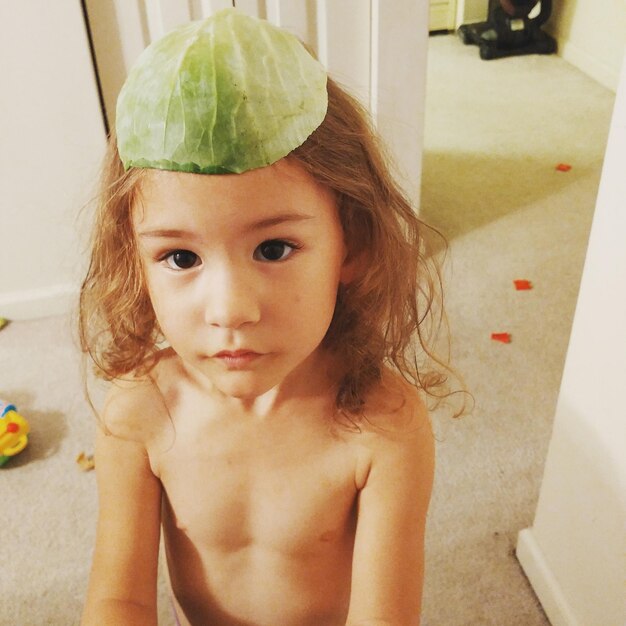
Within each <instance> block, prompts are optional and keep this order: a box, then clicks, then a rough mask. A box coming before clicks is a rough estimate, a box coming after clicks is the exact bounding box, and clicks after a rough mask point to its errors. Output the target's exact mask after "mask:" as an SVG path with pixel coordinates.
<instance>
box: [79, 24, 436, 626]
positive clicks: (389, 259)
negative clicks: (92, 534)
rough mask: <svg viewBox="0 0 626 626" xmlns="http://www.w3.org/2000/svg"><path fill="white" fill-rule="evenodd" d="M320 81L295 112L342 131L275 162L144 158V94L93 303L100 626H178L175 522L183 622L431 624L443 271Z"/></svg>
mask: <svg viewBox="0 0 626 626" xmlns="http://www.w3.org/2000/svg"><path fill="white" fill-rule="evenodd" d="M235 17H236V18H237V19H239V17H240V16H237V15H236V14H235ZM228 19H229V20H232V19H235V18H234V17H233V15H232V14H231V13H230V12H229V15H228ZM241 19H243V20H244V22H245V27H246V28H248V27H249V29H251V31H250V32H254V29H261V30H262V31H263V37H265V34H266V33H265V30H263V29H266V28H267V27H266V25H265V24H261V23H257V22H256V20H254V21H252V18H245V19H244V18H241ZM253 22H254V23H253ZM215 29H217V30H216V31H215V32H217V35H216V34H215V32H214V33H213V35H212V36H215V37H217V36H218V35H219V36H221V35H220V32H221V31H220V27H219V25H217V26H215ZM231 31H232V29H231V30H229V31H228V33H227V36H228V37H232V36H233V35H232V32H231ZM272 32H273V34H272V35H271V36H272V37H273V36H275V35H276V33H274V31H272ZM278 32H279V33H280V36H281V37H282V36H284V33H281V31H278ZM222 35H223V33H222ZM224 36H226V35H224ZM276 36H278V35H276ZM194 37H195V35H194ZM298 46H299V44H298ZM164 49H166V48H161V49H160V50H161V52H160V53H159V54H161V56H159V55H158V54H157V55H156V58H157V59H158V62H159V63H164V61H163V58H164V56H163V55H164V54H165V53H163V50H164ZM238 50H239V52H238V54H239V53H240V50H241V47H239V48H238ZM301 53H302V54H306V53H305V52H298V54H301ZM167 54H169V53H167ZM167 54H165V57H167ZM216 54H217V52H216ZM254 54H255V55H257V56H258V55H259V54H260V53H259V52H258V50H257V49H255V51H254ZM281 54H282V53H281ZM284 54H285V55H287V56H289V55H288V54H287V53H284ZM289 54H290V53H289ZM193 56H194V55H193V54H187V55H186V57H185V58H188V57H193ZM194 58H195V57H194ZM196 62H197V59H196ZM253 62H254V60H253V59H252V60H250V59H245V60H244V66H245V64H246V63H253ZM200 64H201V62H200ZM227 65H228V64H227ZM287 65H289V66H293V65H294V63H293V60H292V59H290V58H289V59H287ZM228 68H230V69H227V70H224V71H229V72H230V71H232V64H231V65H228ZM159 71H161V70H159ZM176 71H182V70H180V68H179V67H177V69H176ZM131 78H132V75H131ZM131 78H129V81H131ZM222 78H223V76H222ZM133 80H134V79H133ZM220 80H221V78H220ZM268 80H269V79H268ZM185 81H187V82H185ZM189 81H193V76H192V75H191V74H189V73H187V74H186V79H185V80H179V81H178V83H176V84H179V85H182V87H184V88H187V87H188V84H187V83H188V82H189ZM234 82H237V81H235V80H234V79H233V83H234ZM279 82H280V81H279ZM312 82H314V81H312ZM310 83H311V81H305V85H304V87H303V89H312V90H313V92H315V93H310V94H307V95H306V98H304V99H302V100H299V101H298V102H299V104H297V105H296V108H298V110H300V108H301V105H302V102H304V101H306V102H310V101H311V99H313V100H314V99H315V98H316V97H318V96H319V95H320V93H321V92H320V89H321V90H323V99H322V100H323V110H322V112H321V115H320V116H319V120H320V121H313V122H312V124H313V128H310V129H308V130H307V132H306V134H305V137H304V138H303V139H301V140H300V139H296V140H293V141H292V143H295V145H291V146H289V147H288V149H286V152H285V148H283V152H284V154H283V155H282V156H281V157H280V158H277V159H276V158H274V159H273V160H272V161H271V163H269V164H267V165H261V166H258V165H257V164H254V163H253V164H252V165H250V163H251V162H250V161H249V160H248V156H249V152H250V151H252V149H250V150H247V149H243V150H242V149H241V146H239V147H237V149H236V150H235V152H234V153H233V154H234V156H232V155H231V157H232V158H231V157H229V159H230V160H228V159H226V160H222V161H220V162H219V163H217V162H213V161H211V163H209V165H203V164H200V163H198V162H193V163H191V164H190V162H189V161H188V160H187V161H186V160H185V159H182V161H184V163H182V164H180V163H178V162H177V161H176V158H175V157H174V156H172V155H173V153H174V152H175V151H176V150H177V149H178V148H173V149H172V151H171V153H168V154H161V155H158V158H157V157H155V156H154V155H153V154H147V152H146V154H143V153H141V150H142V148H141V145H140V147H139V148H137V149H136V146H137V145H139V144H141V142H142V141H143V140H142V139H139V140H138V142H136V143H135V144H132V142H129V141H128V136H127V135H128V133H130V132H135V130H136V128H137V127H138V125H140V123H141V120H142V119H143V118H142V116H143V117H148V118H150V116H151V115H153V114H154V113H153V112H151V111H148V110H147V109H148V108H150V106H151V104H150V102H148V101H142V102H139V103H137V101H133V99H132V98H130V97H128V96H125V97H126V98H127V101H128V102H132V103H133V104H132V108H133V113H132V115H134V116H135V117H134V118H133V122H132V124H130V125H126V126H125V121H124V119H125V116H127V113H128V111H127V110H126V109H125V108H124V107H130V105H128V103H126V104H124V105H122V107H121V108H120V107H119V106H118V122H117V127H118V138H117V140H116V137H115V136H113V137H112V138H111V141H110V145H109V152H108V157H107V163H106V167H105V170H104V175H103V183H102V190H103V192H102V198H101V201H100V203H99V208H98V214H97V222H96V228H95V231H94V239H93V252H92V259H91V265H90V269H89V272H88V275H87V277H86V279H85V282H84V285H83V289H82V292H81V320H80V323H81V329H80V330H81V339H82V345H83V349H84V351H85V352H88V353H89V354H90V355H91V357H92V358H93V359H94V361H95V364H96V371H97V373H98V374H99V375H100V376H101V377H102V378H105V379H107V380H111V381H113V384H112V385H111V388H110V392H109V394H108V397H107V400H106V402H105V406H104V408H103V411H102V414H101V420H100V429H99V434H98V437H97V443H96V469H97V475H98V489H99V498H100V513H99V522H98V530H97V541H96V547H95V552H94V558H93V568H92V574H91V579H90V584H89V591H88V596H87V602H86V607H85V612H84V616H83V624H94V625H98V626H100V625H101V624H115V625H121V624H129V625H130V624H132V625H133V626H137V625H140V624H156V619H157V618H156V615H157V613H156V581H157V560H158V551H159V540H160V530H161V528H163V533H164V542H165V548H166V555H167V564H168V570H169V576H170V581H171V587H172V592H173V598H174V604H175V610H176V613H177V619H178V620H179V621H180V623H181V624H193V625H205V624H216V625H217V624H224V625H226V624H228V625H244V624H245V625H267V626H270V625H272V626H275V625H277V624H280V625H285V626H287V625H293V626H296V625H297V626H304V625H308V624H310V625H311V626H313V625H315V626H325V625H339V624H351V625H356V624H363V625H365V624H368V625H374V624H377V625H381V624H386V625H394V626H400V625H409V624H411V625H413V624H416V625H417V624H419V621H420V604H421V593H422V582H423V569H424V563H423V561H424V556H423V553H424V530H425V521H426V513H427V508H428V503H429V498H430V492H431V485H432V479H433V462H434V451H433V437H432V433H431V429H430V425H429V419H428V415H427V410H426V408H425V404H424V401H423V397H422V396H423V394H430V395H432V396H437V395H441V388H442V385H443V383H444V377H443V375H442V374H440V373H437V369H436V368H429V367H428V366H427V365H425V364H427V363H428V362H430V361H431V359H430V358H429V354H430V352H429V348H428V345H427V332H426V329H427V328H428V323H429V319H430V318H431V317H433V310H432V308H431V304H432V302H433V299H434V297H435V289H434V285H435V284H436V281H435V279H434V277H436V274H433V273H432V268H430V267H429V265H428V263H427V260H426V254H425V250H424V240H423V237H424V233H425V228H426V227H425V226H424V224H422V223H421V222H420V221H419V220H418V219H417V218H416V216H415V215H414V213H413V211H412V209H411V207H410V205H409V203H408V202H407V200H406V199H405V197H404V196H403V195H402V193H401V192H400V191H399V189H398V187H397V186H396V184H395V183H394V182H393V180H392V177H391V176H390V174H389V172H388V171H387V168H386V164H385V161H384V160H383V157H382V156H381V152H380V149H379V148H378V146H377V142H376V140H375V137H374V135H373V133H372V131H371V130H370V127H369V126H368V124H367V122H366V117H365V115H364V113H363V111H362V110H361V108H360V107H359V106H358V104H357V103H356V101H355V100H354V99H352V98H351V97H350V96H348V95H347V94H346V93H345V92H344V91H342V90H341V89H340V88H339V87H338V86H337V85H336V84H335V83H334V82H333V81H332V80H330V79H328V80H327V81H326V78H325V76H324V81H323V83H322V85H321V88H318V87H311V86H310ZM203 84H204V83H203ZM216 84H217V83H216ZM198 89H199V88H198V87H197V86H194V87H193V90H191V91H193V94H194V95H193V97H197V90H198ZM288 89H289V93H292V92H293V89H294V87H293V85H291V84H290V85H288ZM139 91H140V92H141V93H145V92H146V89H145V85H144V87H142V88H141V89H139ZM253 91H254V88H253V87H250V92H246V95H245V97H244V98H243V100H247V99H248V98H251V97H252V96H251V94H252V92H253ZM219 95H220V97H221V93H220V94H219ZM170 96H171V94H170ZM150 97H152V95H151V96H150ZM204 97H205V96H203V98H204ZM264 97H266V96H264ZM122 98H123V96H120V99H121V100H122ZM153 99H154V100H156V99H157V98H156V96H155V97H154V98H153ZM170 99H171V98H170ZM282 100H284V98H283V99H282ZM318 100H319V98H318ZM221 101H223V100H221ZM326 102H327V103H326ZM172 106H174V105H172V104H171V102H170V103H169V104H168V107H167V111H168V112H167V115H169V116H170V117H169V118H168V120H169V122H168V123H169V124H170V125H171V124H173V123H174V122H172V119H173V118H172V115H173V114H172V111H171V107H172ZM315 106H317V105H315ZM318 108H319V107H318ZM144 109H146V110H144ZM275 110H276V109H272V111H273V113H272V115H276V114H275ZM194 111H195V109H194ZM154 115H157V117H158V115H159V113H156V114H154ZM281 115H282V116H283V118H284V119H285V120H288V119H291V117H290V116H291V113H289V112H285V113H279V116H281ZM185 119H186V120H187V125H186V126H185V133H187V134H189V133H191V134H194V137H193V138H192V137H188V136H187V135H185V137H184V138H183V140H182V141H181V143H182V144H185V145H191V144H193V145H196V144H197V143H198V141H199V140H198V141H196V140H197V139H198V137H195V135H196V134H198V133H199V132H200V131H198V129H197V128H195V129H194V128H192V126H193V124H191V123H189V121H188V120H189V115H188V114H187V117H186V118H185ZM233 119H234V118H233ZM237 119H238V118H237ZM238 123H239V122H238ZM242 124H243V122H242ZM148 126H150V129H154V127H155V126H158V124H155V123H154V119H153V120H152V121H151V122H150V124H148ZM161 126H163V124H161ZM260 126H262V127H264V125H260ZM131 127H132V128H133V129H135V130H132V131H130V130H128V129H129V128H131ZM204 130H206V129H204ZM204 130H203V131H202V133H203V132H204ZM239 130H241V129H237V132H236V133H235V135H233V137H236V138H237V141H238V140H239V138H240V136H242V133H243V131H241V132H239ZM137 132H138V133H139V132H140V131H137ZM150 132H152V130H150ZM290 132H291V131H290ZM202 133H201V134H202ZM306 135H309V136H308V137H307V136H306ZM203 136H204V135H203ZM214 136H216V134H215V133H214ZM273 136H274V132H273V131H272V137H273ZM191 139H193V141H191ZM224 141H225V140H224V139H219V138H218V139H215V140H214V144H215V145H213V147H212V150H211V158H213V157H214V156H215V153H216V151H219V150H217V148H219V149H221V148H222V147H224V146H223V143H224ZM233 141H234V140H233ZM255 141H256V140H255ZM123 142H125V143H123ZM220 142H222V143H220ZM156 143H158V144H159V146H162V145H165V143H167V142H165V141H163V142H156ZM226 143H228V142H226ZM131 144H132V145H133V146H135V147H133V148H132V150H131V151H134V152H136V153H137V154H134V153H133V156H132V157H129V156H128V154H127V153H124V154H122V153H123V152H124V150H126V151H127V152H128V150H129V148H128V147H126V148H124V149H122V145H125V146H128V145H131ZM229 147H230V144H229V145H228V146H226V148H229ZM159 149H161V148H159ZM146 150H148V149H146ZM237 151H239V152H238V154H239V156H237ZM148 152H149V150H148ZM140 153H141V154H140ZM238 159H239V161H238ZM123 161H125V162H123ZM226 161H228V163H229V164H230V165H228V166H226V165H224V164H225V163H226ZM129 162H130V165H129ZM177 163H178V164H177ZM242 163H243V165H242ZM137 164H139V165H137ZM233 164H235V165H233ZM237 164H239V165H241V167H238V168H237V167H236V166H237ZM226 171H230V172H233V171H240V172H241V173H222V172H226ZM193 172H218V173H193Z"/></svg>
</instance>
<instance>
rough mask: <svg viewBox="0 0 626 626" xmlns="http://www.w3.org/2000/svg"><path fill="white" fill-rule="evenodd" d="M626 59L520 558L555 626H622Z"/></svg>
mask: <svg viewBox="0 0 626 626" xmlns="http://www.w3.org/2000/svg"><path fill="white" fill-rule="evenodd" d="M624 162H626V58H624V63H623V71H622V74H621V80H620V82H619V89H618V94H617V99H616V103H615V109H614V114H613V121H612V125H611V129H610V135H609V142H608V148H607V152H606V157H605V161H604V167H603V171H602V179H601V184H600V191H599V194H598V199H597V205H596V211H595V215H594V220H593V226H592V229H591V235H590V239H589V248H588V252H587V258H586V261H585V268H584V272H583V278H582V283H581V288H580V294H579V299H578V305H577V309H576V315H575V318H574V324H573V330H572V336H571V340H570V345H569V349H568V353H567V359H566V362H565V369H564V374H563V381H562V385H561V391H560V395H559V400H558V404H557V410H556V416H555V422H554V430H553V434H552V440H551V443H550V448H549V451H548V458H547V462H546V467H545V474H544V479H543V483H542V486H541V493H540V497H539V503H538V506H537V512H536V516H535V521H534V524H533V526H532V528H530V529H526V530H525V531H522V533H520V539H519V543H518V558H519V559H520V562H521V563H522V565H523V567H524V570H525V571H526V574H527V575H528V578H529V580H530V582H531V584H532V585H533V587H534V588H535V591H536V592H537V595H538V596H539V598H540V600H541V602H542V604H543V606H544V608H545V609H546V613H547V614H548V617H549V618H550V620H551V622H552V624H553V625H554V626H560V625H568V626H624V625H625V624H626V602H624V582H625V581H626V411H625V409H624V388H625V376H626V329H625V322H626V245H624V242H625V241H626V235H625V233H626V177H625V176H624Z"/></svg>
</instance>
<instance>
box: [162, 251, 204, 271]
mask: <svg viewBox="0 0 626 626" xmlns="http://www.w3.org/2000/svg"><path fill="white" fill-rule="evenodd" d="M163 260H164V261H165V262H166V263H167V266H168V267H170V268H171V269H173V270H188V269H190V268H192V267H195V266H196V265H198V264H199V262H200V257H199V256H198V255H197V254H196V253H195V252H191V251H190V250H174V252H169V253H168V254H167V255H166V256H165V257H163Z"/></svg>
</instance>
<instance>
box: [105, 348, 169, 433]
mask: <svg viewBox="0 0 626 626" xmlns="http://www.w3.org/2000/svg"><path fill="white" fill-rule="evenodd" d="M171 367H172V363H171V358H170V357H169V355H168V354H163V358H161V359H160V360H159V362H158V363H157V365H156V366H155V368H154V369H153V370H152V371H151V372H150V373H149V374H146V375H142V376H135V375H129V376H127V377H125V378H124V379H116V380H113V381H112V382H111V385H110V387H109V390H108V393H107V395H106V398H105V401H104V406H103V409H102V413H101V427H102V430H103V431H104V433H105V434H106V435H113V436H114V437H116V438H118V439H124V440H128V441H134V442H137V443H142V444H147V443H148V442H149V441H150V440H153V439H154V438H155V437H156V436H157V434H158V433H159V431H161V430H162V429H163V427H164V426H165V425H166V423H168V422H169V414H168V409H167V403H166V400H165V394H164V390H163V389H162V388H161V385H160V384H159V381H160V380H162V379H164V378H166V377H165V376H164V375H163V373H164V372H163V371H164V370H166V369H168V368H171ZM165 392H166V393H167V390H166V391H165Z"/></svg>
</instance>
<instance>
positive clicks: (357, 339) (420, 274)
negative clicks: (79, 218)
mask: <svg viewBox="0 0 626 626" xmlns="http://www.w3.org/2000/svg"><path fill="white" fill-rule="evenodd" d="M328 101H329V102H328V112H327V114H326V117H325V119H324V121H323V122H322V124H321V125H320V126H319V128H318V129H317V130H316V131H315V132H314V133H313V134H312V135H311V136H310V137H309V138H308V139H307V140H306V141H305V142H304V144H303V145H302V146H300V147H299V148H296V149H295V150H294V151H293V152H292V153H291V154H290V155H289V157H288V158H291V159H294V160H296V161H297V162H299V163H300V164H301V166H302V167H304V168H305V169H306V170H307V171H308V172H309V174H311V175H312V176H313V177H314V178H315V180H317V181H318V182H320V183H321V184H323V185H326V186H327V187H329V188H330V189H332V190H333V191H334V193H335V194H336V197H337V206H338V211H339V216H340V220H341V224H342V226H343V230H344V236H345V241H346V245H347V247H348V254H349V256H351V257H352V258H354V259H355V260H356V262H357V266H358V267H359V271H358V272H357V275H356V277H355V279H354V280H353V281H352V282H351V283H350V284H349V285H348V286H341V287H340V289H339V293H338V296H337V304H336V307H335V314H334V317H333V320H332V322H331V325H330V328H329V329H328V332H327V334H326V337H325V338H324V344H323V345H324V346H325V347H327V348H328V349H330V350H332V351H335V352H336V353H337V354H339V355H341V357H342V359H343V363H344V366H345V372H346V373H345V375H344V377H343V379H342V380H341V381H339V390H338V393H337V397H336V405H337V408H338V410H339V411H340V412H342V413H344V414H348V415H352V416H358V415H359V414H360V413H361V410H362V407H363V404H364V401H365V397H366V394H367V392H368V391H369V390H370V389H372V388H373V387H374V385H375V384H376V383H377V382H379V381H380V380H381V377H382V373H383V370H384V368H385V366H391V367H392V368H394V369H395V370H397V371H398V372H399V373H400V374H401V375H402V376H403V377H404V378H405V379H406V380H407V381H409V382H411V383H412V384H413V385H415V386H416V387H417V388H418V389H420V390H423V391H424V392H426V393H427V394H429V395H430V396H431V397H433V398H442V397H445V396H446V395H448V394H447V391H446V380H447V373H448V372H449V368H448V367H447V365H446V363H445V362H444V361H443V360H441V359H439V358H437V357H436V356H435V355H434V353H433V350H432V344H433V342H434V339H435V335H436V332H437V330H438V328H439V326H440V323H441V320H442V307H441V281H440V275H439V270H438V267H437V264H436V262H435V260H434V258H433V257H432V255H431V252H430V250H429V246H428V241H429V239H431V238H432V237H433V236H438V233H437V232H436V231H435V230H434V229H432V228H430V227H428V226H427V225H426V224H424V223H423V222H422V221H421V220H420V219H419V218H418V217H417V216H416V214H415V212H414V211H413V209H412V207H411V204H410V202H409V201H408V200H407V198H406V196H405V194H404V193H403V192H402V190H401V189H400V188H399V186H398V184H397V183H396V182H395V180H394V178H393V176H392V175H391V173H390V171H389V167H388V160H387V159H386V157H385V155H384V151H383V149H382V147H381V145H380V143H379V140H378V139H377V137H376V134H375V133H374V132H373V130H372V128H371V126H370V123H369V121H368V117H367V114H366V113H365V111H364V110H363V108H362V107H361V106H360V105H359V103H358V102H357V101H356V100H355V99H354V98H353V97H351V96H350V95H348V94H347V93H346V92H345V91H344V90H343V89H342V88H340V87H339V86H338V85H337V84H336V83H335V82H333V81H332V80H331V79H329V80H328ZM144 174H145V170H140V169H130V170H128V171H124V167H123V165H122V163H121V161H120V158H119V155H118V152H117V144H116V140H115V136H114V135H112V136H111V139H110V141H109V149H108V152H107V156H106V162H105V165H104V169H103V175H102V179H101V189H100V196H99V197H100V201H99V203H98V206H97V214H96V223H95V228H94V231H93V236H92V254H91V263H90V266H89V270H88V272H87V276H86V278H85V280H84V282H83V285H82V288H81V293H80V311H79V332H80V340H81V346H82V349H83V352H85V353H88V354H89V355H90V356H91V358H92V359H93V361H94V363H95V366H96V375H98V376H99V377H101V378H104V379H107V380H110V379H114V378H120V377H122V376H124V375H128V374H131V373H132V374H133V375H135V376H141V375H145V374H148V373H149V372H150V370H151V369H152V368H153V367H154V365H155V364H156V362H157V361H158V355H159V346H158V344H159V341H160V339H162V337H161V333H160V329H159V328H158V324H157V321H156V318H155V315H154V312H153V309H152V305H151V303H150V298H149V295H148V292H147V289H146V285H145V283H144V278H143V274H142V269H141V264H140V262H139V255H138V253H137V249H136V242H135V240H134V235H133V228H132V207H133V204H134V202H135V200H136V198H137V193H138V191H139V188H140V184H141V180H142V178H143V176H144ZM439 237H440V235H439Z"/></svg>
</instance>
